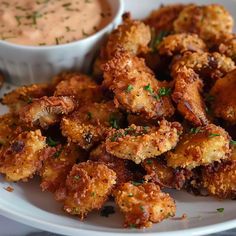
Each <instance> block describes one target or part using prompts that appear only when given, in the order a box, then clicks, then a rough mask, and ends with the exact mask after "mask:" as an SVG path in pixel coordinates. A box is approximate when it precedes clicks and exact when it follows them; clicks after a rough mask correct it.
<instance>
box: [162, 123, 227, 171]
mask: <svg viewBox="0 0 236 236" xmlns="http://www.w3.org/2000/svg"><path fill="white" fill-rule="evenodd" d="M190 131H191V132H190V133H186V134H184V135H183V136H182V137H181V138H180V141H179V143H178V144H177V146H176V148H175V149H174V150H173V151H170V152H168V153H167V154H166V158H167V165H168V166H170V167H173V168H177V167H182V168H187V169H193V168H195V167H197V166H200V165H209V164H211V163H213V162H220V161H221V160H223V159H227V158H228V157H229V155H230V152H231V150H230V145H229V143H230V137H229V135H228V133H227V132H226V131H225V130H224V129H223V128H221V127H219V126H216V125H214V124H209V125H207V126H204V127H197V128H193V129H191V130H190Z"/></svg>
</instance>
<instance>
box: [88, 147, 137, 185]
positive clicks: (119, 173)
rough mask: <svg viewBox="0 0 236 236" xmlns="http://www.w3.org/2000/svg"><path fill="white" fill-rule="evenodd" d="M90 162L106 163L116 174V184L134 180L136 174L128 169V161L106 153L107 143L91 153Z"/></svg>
mask: <svg viewBox="0 0 236 236" xmlns="http://www.w3.org/2000/svg"><path fill="white" fill-rule="evenodd" d="M89 159H90V160H92V161H95V162H101V163H104V164H105V165H106V166H108V167H109V168H110V169H112V170H113V171H114V172H115V173H116V177H117V179H116V184H117V185H120V184H122V183H125V182H128V181H130V180H132V179H133V178H134V174H133V173H132V171H130V170H129V168H128V164H129V162H128V160H123V159H120V158H117V157H115V156H113V155H111V154H109V153H108V152H107V151H106V146H105V143H102V144H100V145H99V146H98V147H96V148H95V149H93V150H92V151H91V152H90V157H89Z"/></svg>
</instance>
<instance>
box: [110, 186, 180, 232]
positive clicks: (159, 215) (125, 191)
mask: <svg viewBox="0 0 236 236" xmlns="http://www.w3.org/2000/svg"><path fill="white" fill-rule="evenodd" d="M135 184H136V183H135ZM136 185H137V184H136ZM114 196H115V202H116V204H117V205H118V206H119V208H120V210H121V212H122V213H123V214H124V217H125V222H124V227H126V228H127V227H131V228H144V227H150V226H151V225H152V222H153V223H157V222H160V221H162V220H164V219H166V218H169V217H171V216H174V215H175V210H176V207H175V202H174V200H173V199H172V198H171V197H170V196H169V194H167V193H163V192H161V191H160V187H159V186H158V185H155V184H153V183H144V184H140V185H138V186H135V185H134V184H132V183H130V182H128V183H125V184H123V185H121V186H120V187H119V188H118V189H117V190H116V191H115V193H114Z"/></svg>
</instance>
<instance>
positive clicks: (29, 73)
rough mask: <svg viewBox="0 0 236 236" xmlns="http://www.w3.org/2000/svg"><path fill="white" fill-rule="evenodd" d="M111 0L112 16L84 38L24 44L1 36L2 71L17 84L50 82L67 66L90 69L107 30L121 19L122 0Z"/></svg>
mask: <svg viewBox="0 0 236 236" xmlns="http://www.w3.org/2000/svg"><path fill="white" fill-rule="evenodd" d="M108 3H109V4H110V6H111V10H112V15H113V20H112V21H111V22H110V23H109V24H108V25H107V26H105V27H104V28H103V29H101V30H100V31H98V32H97V33H95V34H93V35H91V36H89V37H87V38H85V39H81V40H78V41H76V42H71V43H67V44H62V45H55V46H54V45H53V46H23V45H17V44H13V43H9V42H7V41H2V40H0V71H2V72H3V74H4V75H5V76H6V78H7V81H8V82H10V83H12V84H15V85H25V84H32V83H41V82H47V81H49V80H50V79H51V78H52V76H54V75H55V74H57V73H59V72H61V71H64V70H75V71H78V70H79V71H83V72H87V71H88V69H89V66H90V65H91V62H92V60H93V58H94V54H95V53H96V51H97V49H98V48H99V47H100V46H101V43H102V41H103V39H104V37H105V36H106V34H108V33H109V32H111V31H112V30H113V29H114V28H115V27H116V26H117V25H118V24H119V23H120V22H121V15H122V13H123V0H108Z"/></svg>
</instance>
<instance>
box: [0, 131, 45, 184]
mask: <svg viewBox="0 0 236 236" xmlns="http://www.w3.org/2000/svg"><path fill="white" fill-rule="evenodd" d="M45 147H46V142H45V137H43V136H42V134H41V132H40V130H36V131H29V132H27V131H25V132H22V133H20V134H19V135H18V136H16V137H14V138H13V139H11V140H10V141H9V143H7V144H5V145H4V146H3V147H2V148H1V151H0V173H2V174H5V175H6V179H7V180H8V181H19V180H23V181H26V180H27V179H28V178H31V177H32V176H33V175H34V173H35V172H36V171H38V170H39V169H40V168H41V166H42V161H43V159H44V157H43V155H42V154H41V153H42V150H43V149H44V148H45Z"/></svg>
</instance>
